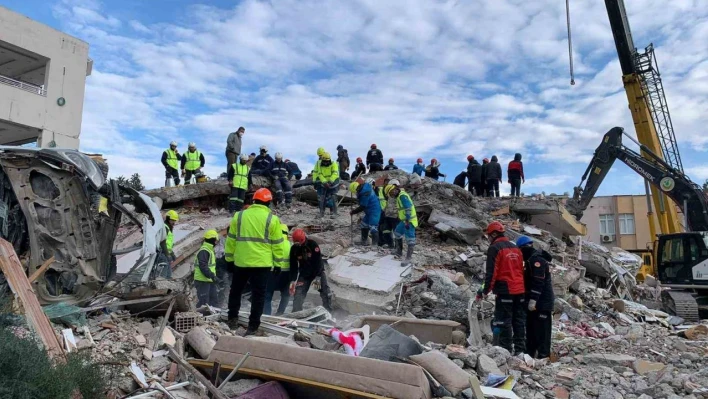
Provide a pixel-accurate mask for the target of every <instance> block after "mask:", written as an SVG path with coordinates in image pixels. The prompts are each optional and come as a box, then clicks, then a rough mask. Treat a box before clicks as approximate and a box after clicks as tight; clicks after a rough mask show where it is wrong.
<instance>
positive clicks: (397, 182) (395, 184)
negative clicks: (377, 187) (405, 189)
mask: <svg viewBox="0 0 708 399" xmlns="http://www.w3.org/2000/svg"><path fill="white" fill-rule="evenodd" d="M388 184H389V185H391V186H400V185H401V182H400V181H398V179H391V180H389V181H388Z"/></svg>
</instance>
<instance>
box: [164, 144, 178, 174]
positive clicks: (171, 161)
mask: <svg viewBox="0 0 708 399" xmlns="http://www.w3.org/2000/svg"><path fill="white" fill-rule="evenodd" d="M165 154H167V156H166V158H167V159H166V160H167V164H168V165H170V168H172V169H175V170H177V169H179V157H178V156H177V151H172V149H171V148H168V149H166V150H165Z"/></svg>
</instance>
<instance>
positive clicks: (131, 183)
mask: <svg viewBox="0 0 708 399" xmlns="http://www.w3.org/2000/svg"><path fill="white" fill-rule="evenodd" d="M116 181H117V182H118V184H120V185H122V186H127V187H130V188H132V189H133V190H136V191H142V190H145V186H144V185H143V182H142V181H141V180H140V175H139V174H138V173H133V175H132V176H130V178H129V179H126V178H125V177H124V176H118V177H116Z"/></svg>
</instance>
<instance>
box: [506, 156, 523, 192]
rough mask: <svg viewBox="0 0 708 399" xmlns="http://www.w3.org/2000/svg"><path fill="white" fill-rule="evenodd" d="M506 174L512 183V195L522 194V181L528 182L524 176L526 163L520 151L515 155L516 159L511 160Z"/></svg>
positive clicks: (510, 183)
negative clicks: (522, 160)
mask: <svg viewBox="0 0 708 399" xmlns="http://www.w3.org/2000/svg"><path fill="white" fill-rule="evenodd" d="M506 176H507V178H508V179H509V185H511V196H512V197H520V196H521V183H526V178H525V177H524V164H523V162H521V154H519V153H518V152H517V153H516V154H515V155H514V160H513V161H511V162H509V167H508V168H507V170H506Z"/></svg>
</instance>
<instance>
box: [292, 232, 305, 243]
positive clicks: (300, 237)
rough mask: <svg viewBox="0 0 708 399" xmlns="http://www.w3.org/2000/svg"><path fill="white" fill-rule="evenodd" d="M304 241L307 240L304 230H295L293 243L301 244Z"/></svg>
mask: <svg viewBox="0 0 708 399" xmlns="http://www.w3.org/2000/svg"><path fill="white" fill-rule="evenodd" d="M305 240H307V234H305V230H303V229H295V231H293V242H294V243H295V244H303V243H304V242H305Z"/></svg>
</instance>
